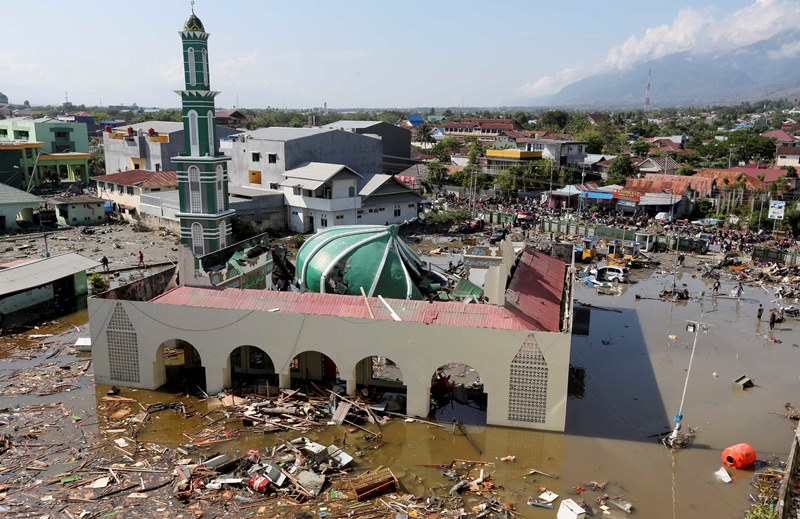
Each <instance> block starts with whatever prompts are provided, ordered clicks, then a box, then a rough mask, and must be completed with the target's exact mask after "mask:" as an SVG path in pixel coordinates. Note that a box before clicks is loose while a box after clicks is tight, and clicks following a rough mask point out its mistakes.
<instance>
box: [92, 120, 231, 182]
mask: <svg viewBox="0 0 800 519" xmlns="http://www.w3.org/2000/svg"><path fill="white" fill-rule="evenodd" d="M183 126H184V124H183V123H178V122H171V121H145V122H143V123H137V124H124V125H121V126H117V127H114V128H112V127H111V126H110V125H108V126H106V127H105V128H104V131H103V153H104V155H105V163H106V173H119V172H120V171H128V170H131V169H146V170H150V171H162V170H164V171H173V170H176V169H177V166H176V164H175V163H174V162H173V161H172V157H175V156H176V155H179V154H180V153H181V152H183V150H184V137H185V135H184V128H183ZM215 133H216V135H217V139H220V138H225V137H228V136H229V135H232V134H234V133H236V132H235V130H232V129H230V128H225V127H223V126H220V125H216V126H215Z"/></svg>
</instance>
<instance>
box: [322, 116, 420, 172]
mask: <svg viewBox="0 0 800 519" xmlns="http://www.w3.org/2000/svg"><path fill="white" fill-rule="evenodd" d="M323 128H330V129H334V130H344V131H346V132H353V133H358V134H361V135H375V136H377V137H379V138H380V139H381V144H382V145H383V171H384V172H386V173H399V172H401V171H403V170H405V169H407V168H408V167H409V166H411V165H412V164H415V163H416V162H417V161H414V160H411V132H410V131H409V130H408V129H406V128H401V127H400V126H395V125H393V124H387V123H385V122H382V121H336V122H335V123H331V124H327V125H325V126H323Z"/></svg>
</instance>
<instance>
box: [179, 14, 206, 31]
mask: <svg viewBox="0 0 800 519" xmlns="http://www.w3.org/2000/svg"><path fill="white" fill-rule="evenodd" d="M183 30H184V31H199V32H206V29H205V27H203V22H201V21H200V18H198V17H197V15H196V14H194V11H192V14H191V16H189V18H187V19H186V22H184V24H183Z"/></svg>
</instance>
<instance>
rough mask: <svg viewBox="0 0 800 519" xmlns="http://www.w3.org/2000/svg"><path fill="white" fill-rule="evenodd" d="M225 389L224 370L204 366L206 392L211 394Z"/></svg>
mask: <svg viewBox="0 0 800 519" xmlns="http://www.w3.org/2000/svg"><path fill="white" fill-rule="evenodd" d="M223 389H225V370H224V369H222V368H206V393H208V394H209V395H213V394H216V393H219V392H220V391H222V390H223Z"/></svg>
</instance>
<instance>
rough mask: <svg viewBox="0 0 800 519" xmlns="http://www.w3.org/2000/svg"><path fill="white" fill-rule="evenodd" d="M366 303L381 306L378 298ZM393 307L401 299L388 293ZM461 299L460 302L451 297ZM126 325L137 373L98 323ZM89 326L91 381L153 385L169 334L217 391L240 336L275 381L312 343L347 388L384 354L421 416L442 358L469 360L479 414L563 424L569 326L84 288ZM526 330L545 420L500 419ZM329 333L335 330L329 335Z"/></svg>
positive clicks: (285, 377) (226, 378)
mask: <svg viewBox="0 0 800 519" xmlns="http://www.w3.org/2000/svg"><path fill="white" fill-rule="evenodd" d="M371 304H375V305H376V308H380V303H379V302H378V300H377V299H375V298H372V299H371ZM390 304H393V305H396V306H397V307H398V308H401V307H402V305H403V302H402V301H390ZM454 304H460V303H454ZM115 309H116V311H117V317H118V318H121V319H122V320H126V321H128V322H129V323H130V325H131V326H133V328H134V330H135V336H136V346H135V354H136V355H137V357H138V366H139V380H138V381H137V382H131V381H130V380H118V379H117V380H115V379H113V378H111V365H110V360H109V351H108V335H107V330H108V326H109V323H110V321H111V319H110V318H111V314H112V313H113V312H114V311H115ZM89 315H90V329H91V335H92V358H93V362H94V369H95V378H96V381H97V382H98V383H100V384H115V385H118V386H119V385H122V386H130V387H139V388H148V389H155V388H157V387H158V386H160V385H162V384H163V383H164V382H165V371H164V359H163V354H162V355H159V347H160V345H162V344H163V343H164V342H166V341H169V340H172V339H182V340H185V341H187V342H189V343H190V344H191V345H192V346H193V347H194V348H196V349H197V351H198V352H199V354H200V357H201V358H202V364H203V366H204V367H205V374H206V384H207V391H208V392H209V393H213V392H217V391H219V390H221V389H223V388H224V387H226V386H228V385H230V383H231V370H230V362H229V355H230V353H231V352H232V351H233V350H234V349H236V348H238V347H239V346H242V345H253V346H257V347H258V348H260V349H262V350H263V351H265V352H266V353H267V354H268V355H269V356H270V358H271V360H272V362H273V364H274V366H275V370H276V372H277V373H278V374H279V375H280V379H281V383H282V386H284V387H285V386H287V385H288V382H289V380H290V362H291V360H292V358H293V357H294V356H295V355H298V354H300V353H302V352H305V351H319V352H322V353H324V354H325V355H327V356H328V357H330V358H331V359H332V360H333V361H334V362H335V363H336V365H337V368H338V370H339V372H340V373H341V377H342V378H343V379H345V380H346V381H347V386H348V392H350V393H351V394H352V391H354V390H355V378H356V366H357V365H358V363H359V362H360V361H361V360H362V359H363V358H365V357H368V356H372V355H380V356H384V357H388V358H389V359H391V360H392V361H393V362H395V363H396V364H397V365H398V367H399V368H400V370H401V372H402V375H403V382H404V383H405V385H406V386H407V388H408V395H407V396H408V413H409V414H411V415H416V416H426V415H427V413H428V409H429V395H430V391H429V388H430V383H431V377H432V376H433V374H434V373H435V371H436V369H437V368H438V367H440V366H442V365H445V364H448V363H451V362H461V363H464V364H467V365H469V366H471V367H473V368H475V369H476V370H477V371H478V372H479V374H480V376H481V379H482V380H483V382H484V387H485V391H486V393H487V395H488V401H489V402H488V411H487V421H488V423H490V424H495V425H509V426H517V427H527V428H536V429H546V430H555V431H563V429H564V424H565V418H566V405H567V378H568V371H569V356H570V339H571V336H570V334H569V333H552V332H530V331H526V330H502V329H488V328H473V327H468V326H460V327H457V326H444V325H435V324H430V325H429V324H424V323H411V322H394V321H383V320H369V319H341V318H338V317H332V316H319V315H302V314H289V313H281V312H280V311H278V312H258V311H256V312H253V311H247V310H226V309H219V308H196V307H188V306H178V305H163V304H157V303H149V302H134V301H119V300H106V299H97V298H90V300H89ZM529 336H530V337H532V338H533V339H535V341H536V343H537V345H538V348H539V349H540V351H541V352H542V354H543V355H544V358H545V360H546V363H547V367H548V381H547V400H546V410H547V411H546V420H545V422H544V423H528V422H516V421H512V420H509V419H508V412H509V390H510V388H509V374H510V367H511V362H512V360H513V359H514V357H515V355H517V354H518V352H519V351H520V348H521V347H522V345H523V343H524V342H525V341H526V339H530V337H529ZM332 338H335V340H332Z"/></svg>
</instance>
